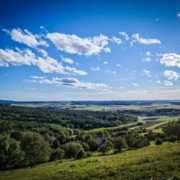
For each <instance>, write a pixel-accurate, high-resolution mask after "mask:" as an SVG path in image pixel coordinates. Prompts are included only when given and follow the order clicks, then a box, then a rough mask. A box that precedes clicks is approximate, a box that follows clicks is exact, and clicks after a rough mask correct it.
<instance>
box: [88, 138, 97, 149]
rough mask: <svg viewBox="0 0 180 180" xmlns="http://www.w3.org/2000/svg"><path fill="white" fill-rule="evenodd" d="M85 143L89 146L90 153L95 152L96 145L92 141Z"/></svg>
mask: <svg viewBox="0 0 180 180" xmlns="http://www.w3.org/2000/svg"><path fill="white" fill-rule="evenodd" d="M87 143H88V145H89V149H90V151H97V149H98V144H97V142H96V141H95V140H94V139H89V140H88V142H87Z"/></svg>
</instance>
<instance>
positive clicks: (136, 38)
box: [132, 34, 161, 45]
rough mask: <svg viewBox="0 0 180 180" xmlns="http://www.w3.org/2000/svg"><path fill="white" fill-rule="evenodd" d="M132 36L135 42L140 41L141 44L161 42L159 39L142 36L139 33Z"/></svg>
mask: <svg viewBox="0 0 180 180" xmlns="http://www.w3.org/2000/svg"><path fill="white" fill-rule="evenodd" d="M132 38H133V39H134V42H139V43H140V44H145V45H150V44H161V41H160V40H158V39H148V38H143V37H140V35H139V34H133V35H132Z"/></svg>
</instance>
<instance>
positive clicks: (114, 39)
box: [112, 36, 122, 44]
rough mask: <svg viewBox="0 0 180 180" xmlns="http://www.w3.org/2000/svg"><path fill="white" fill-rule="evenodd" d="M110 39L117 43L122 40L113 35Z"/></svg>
mask: <svg viewBox="0 0 180 180" xmlns="http://www.w3.org/2000/svg"><path fill="white" fill-rule="evenodd" d="M112 40H113V41H114V42H116V43H117V44H121V43H122V40H121V39H119V38H117V37H115V36H113V37H112Z"/></svg>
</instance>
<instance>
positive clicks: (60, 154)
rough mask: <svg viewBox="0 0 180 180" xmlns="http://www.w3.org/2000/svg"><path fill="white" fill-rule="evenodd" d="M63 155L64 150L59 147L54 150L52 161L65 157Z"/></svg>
mask: <svg viewBox="0 0 180 180" xmlns="http://www.w3.org/2000/svg"><path fill="white" fill-rule="evenodd" d="M63 157H64V150H62V149H59V148H58V149H55V150H52V152H51V156H50V161H56V160H61V159H63Z"/></svg>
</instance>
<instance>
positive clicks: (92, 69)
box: [91, 67, 101, 71]
mask: <svg viewBox="0 0 180 180" xmlns="http://www.w3.org/2000/svg"><path fill="white" fill-rule="evenodd" d="M91 71H101V69H100V68H99V67H96V68H95V67H91Z"/></svg>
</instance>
